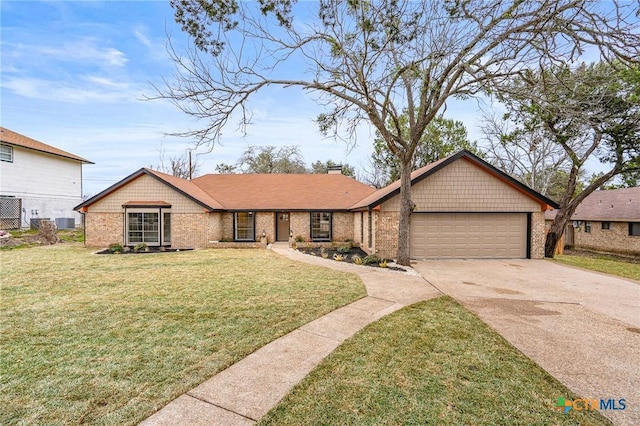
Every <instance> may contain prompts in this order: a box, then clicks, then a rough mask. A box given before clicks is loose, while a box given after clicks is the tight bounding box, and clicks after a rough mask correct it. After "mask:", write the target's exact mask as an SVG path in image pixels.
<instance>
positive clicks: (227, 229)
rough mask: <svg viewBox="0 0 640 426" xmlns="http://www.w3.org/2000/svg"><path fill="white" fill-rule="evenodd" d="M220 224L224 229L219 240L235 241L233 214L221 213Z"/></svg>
mask: <svg viewBox="0 0 640 426" xmlns="http://www.w3.org/2000/svg"><path fill="white" fill-rule="evenodd" d="M220 215H221V217H220V224H221V227H222V230H221V233H220V238H219V240H222V239H224V240H227V241H233V238H234V235H233V213H227V212H224V213H221V214H220Z"/></svg>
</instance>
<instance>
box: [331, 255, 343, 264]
mask: <svg viewBox="0 0 640 426" xmlns="http://www.w3.org/2000/svg"><path fill="white" fill-rule="evenodd" d="M333 260H335V261H336V262H342V261H343V260H344V257H342V255H341V254H337V253H336V254H334V255H333Z"/></svg>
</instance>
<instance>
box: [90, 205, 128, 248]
mask: <svg viewBox="0 0 640 426" xmlns="http://www.w3.org/2000/svg"><path fill="white" fill-rule="evenodd" d="M123 220H124V213H122V209H120V213H92V214H87V215H85V236H84V239H85V245H86V246H87V247H94V248H98V247H109V245H110V244H113V243H118V244H124V234H123V229H122V226H123V225H122V223H123Z"/></svg>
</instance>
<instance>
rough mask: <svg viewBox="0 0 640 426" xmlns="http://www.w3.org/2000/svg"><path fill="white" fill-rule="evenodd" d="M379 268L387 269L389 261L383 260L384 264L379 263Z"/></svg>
mask: <svg viewBox="0 0 640 426" xmlns="http://www.w3.org/2000/svg"><path fill="white" fill-rule="evenodd" d="M378 266H379V267H381V268H386V267H387V266H388V265H387V261H386V260H383V261H382V262H380V263H378Z"/></svg>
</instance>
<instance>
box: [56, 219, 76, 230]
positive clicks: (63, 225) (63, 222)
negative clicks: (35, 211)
mask: <svg viewBox="0 0 640 426" xmlns="http://www.w3.org/2000/svg"><path fill="white" fill-rule="evenodd" d="M56 228H58V229H76V220H75V219H74V218H72V217H56Z"/></svg>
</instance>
